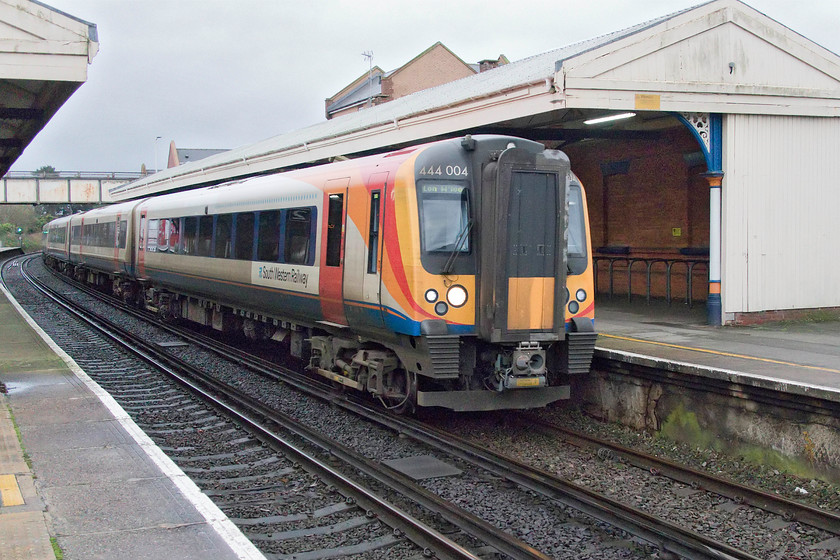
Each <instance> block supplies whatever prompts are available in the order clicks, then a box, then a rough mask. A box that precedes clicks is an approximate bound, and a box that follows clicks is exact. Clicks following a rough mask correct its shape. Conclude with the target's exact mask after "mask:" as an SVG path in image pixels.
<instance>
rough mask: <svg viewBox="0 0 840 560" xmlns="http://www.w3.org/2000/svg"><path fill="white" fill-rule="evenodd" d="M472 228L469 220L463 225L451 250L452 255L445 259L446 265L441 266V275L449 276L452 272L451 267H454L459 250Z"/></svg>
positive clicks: (471, 222)
mask: <svg viewBox="0 0 840 560" xmlns="http://www.w3.org/2000/svg"><path fill="white" fill-rule="evenodd" d="M472 226H473V221H472V220H469V221H467V223H466V224H464V227H463V228H462V229H461V233H459V234H458V238H457V239H455V248H454V249H453V250H452V254H451V255H449V258H448V259H446V264H445V265H443V269H442V270H441V271H440V273H441V274H449V273H450V272H452V267H453V266H455V259H457V258H458V255H460V254H461V249H462V248H463V246H464V243H465V242H466V241H467V237H468V236H469V233H470V230H471V229H472Z"/></svg>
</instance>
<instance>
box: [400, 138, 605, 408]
mask: <svg viewBox="0 0 840 560" xmlns="http://www.w3.org/2000/svg"><path fill="white" fill-rule="evenodd" d="M461 146H462V148H463V150H465V151H466V152H467V153H468V157H469V158H470V159H471V162H470V163H471V168H472V173H473V179H472V182H471V183H472V193H471V200H470V201H469V206H470V207H471V208H470V210H469V211H470V214H471V217H469V218H468V219H467V220H466V221H463V224H462V225H461V226H460V227H459V228H458V229H459V230H460V231H459V233H458V236H457V237H456V240H455V242H456V244H458V243H460V244H461V247H460V248H461V249H463V248H464V246H463V243H465V242H467V241H466V240H468V239H472V240H474V241H473V242H474V243H475V244H476V247H475V250H474V251H473V250H469V251H463V254H460V253H459V251H458V247H456V248H455V250H454V251H452V250H449V251H443V252H442V254H438V255H435V256H432V255H429V254H428V246H427V245H428V242H427V241H425V240H424V241H422V242H421V245H426V246H424V248H423V249H424V254H423V265H424V268H425V269H426V270H427V271H428V272H433V273H434V272H437V273H438V274H442V275H443V277H444V285H449V286H450V288H449V289H451V286H452V285H453V284H457V283H458V282H464V284H465V285H468V284H469V282H468V280H469V275H470V273H471V272H472V274H475V283H476V285H475V288H474V290H475V292H477V294H475V293H472V292H470V293H469V294H468V296H467V297H470V298H474V301H473V302H471V305H469V306H465V307H469V308H471V309H472V310H473V313H474V317H475V319H474V321H475V329H474V332H473V333H471V335H468V336H463V335H461V334H460V333H459V332H458V331H459V328H462V327H459V326H458V325H456V324H453V323H451V322H447V321H445V320H444V319H443V318H442V319H441V320H425V321H423V322H422V324H421V325H422V326H421V328H422V334H423V337H422V338H423V343H424V346H425V347H426V348H427V349H428V354H429V356H430V359H431V362H432V363H431V365H432V368H431V369H432V371H433V372H445V375H446V374H449V375H451V372H452V370H453V369H454V368H458V369H460V371H461V374H462V376H469V374H470V372H471V371H475V372H476V376H477V377H480V378H481V379H482V381H481V384H482V385H483V387H484V388H485V390H476V389H477V388H478V387H476V383H475V380H474V381H473V382H472V383H471V385H470V387H469V388H462V390H447V391H422V390H421V391H418V394H417V403H418V405H420V406H441V407H445V408H450V409H453V410H461V411H466V410H492V409H505V408H507V409H514V408H536V407H542V406H545V405H546V404H548V403H551V402H553V401H556V400H560V399H565V398H568V397H569V385H568V383H567V377H564V376H568V375H569V374H575V373H582V372H587V371H588V370H589V364H590V361H591V357H592V352H593V349H594V342H595V338H596V334H595V332H594V328H593V321H592V317H593V312H594V305H593V303H592V302H593V301H594V293H593V290H592V286H591V284H592V275H591V248H590V247H589V240H588V235H587V231H586V226H587V223H586V214H585V206H584V200H583V199H584V197H583V196H582V192H581V186H580V183H579V182H578V181H577V180H576V178H575V177H574V175H573V174H572V173H571V172H570V165H569V160H568V158H567V157H566V156H565V154H563V153H562V152H559V151H554V150H545V149H544V147H543V146H542V145H541V144H537V143H535V142H530V141H526V140H519V139H517V140H515V141H511V139H505V138H494V137H486V138H482V137H478V138H469V137H467V138H465V139H464V140H463V141H462V143H461ZM440 157H441V156H440V154H436V153H435V150H428V151H426V152H424V153H423V154H421V156H419V157H418V161H417V162H416V164H415V167H416V169H418V170H420V173H422V170H423V169H432V168H434V169H436V168H437V164H438V160H439V158H440ZM446 184H448V183H442V184H441V185H440V186H437V187H435V188H437V189H440V188H452V187H446V186H445V185H446ZM432 190H433V189H432V188H431V187H430V186H424V180H423V179H422V177H421V176H419V175H418V186H417V192H418V197H419V198H420V199H421V200H420V206H421V208H422V207H423V204H424V202H423V201H422V198H423V197H424V196H425V194H426V193H427V192H429V191H432ZM455 190H457V189H455ZM567 196H568V201H567ZM465 198H466V197H465ZM567 209H568V211H567ZM421 214H422V210H421ZM567 218H568V223H569V226H570V227H569V229H567ZM422 221H423V220H422V219H421V222H422ZM423 227H424V226H423V224H422V223H421V230H422V229H423ZM421 235H422V232H421ZM567 235H568V238H569V239H568V241H567V239H566V238H567ZM567 243H568V244H569V246H570V249H569V250H568V251H567V250H566V245H567ZM569 288H571V290H572V293H571V295H570V290H569ZM476 295H477V298H476ZM475 299H477V301H475ZM573 302H574V303H573ZM569 305H571V307H569ZM567 314H568V315H567ZM567 316H568V319H569V321H568V322H567V321H566V319H567ZM456 348H459V352H458V353H457V354H455V353H454V352H453V350H454V349H456ZM455 355H457V356H458V358H457V359H458V360H459V363H458V364H455V363H454V360H455V359H456V358H454V357H453V356H455ZM488 362H489V367H488ZM447 372H448V373H447ZM433 375H434V374H433ZM435 377H437V375H435ZM464 389H466V390H464ZM486 389H490V390H486Z"/></svg>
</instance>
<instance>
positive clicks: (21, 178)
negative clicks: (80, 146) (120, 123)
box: [0, 171, 143, 204]
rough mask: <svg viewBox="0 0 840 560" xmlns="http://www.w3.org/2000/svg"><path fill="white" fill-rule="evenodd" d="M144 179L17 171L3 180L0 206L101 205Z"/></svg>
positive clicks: (115, 174)
mask: <svg viewBox="0 0 840 560" xmlns="http://www.w3.org/2000/svg"><path fill="white" fill-rule="evenodd" d="M141 177H143V175H142V174H140V173H125V172H91V171H64V172H56V173H36V172H27V171H18V172H11V173H8V174H7V175H6V176H5V177H3V185H2V189H0V204H101V203H108V202H113V200H112V199H111V196H110V195H109V193H108V191H109V190H110V189H113V188H116V187H119V186H120V185H124V184H126V183H129V182H131V181H135V180H137V179H140V178H141Z"/></svg>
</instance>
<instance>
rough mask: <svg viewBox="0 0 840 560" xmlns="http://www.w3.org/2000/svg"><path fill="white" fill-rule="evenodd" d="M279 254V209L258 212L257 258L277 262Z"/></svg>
mask: <svg viewBox="0 0 840 560" xmlns="http://www.w3.org/2000/svg"><path fill="white" fill-rule="evenodd" d="M279 256H280V211H279V210H270V211H268V212H260V213H259V233H258V234H257V260H258V261H269V262H277V261H278V260H279Z"/></svg>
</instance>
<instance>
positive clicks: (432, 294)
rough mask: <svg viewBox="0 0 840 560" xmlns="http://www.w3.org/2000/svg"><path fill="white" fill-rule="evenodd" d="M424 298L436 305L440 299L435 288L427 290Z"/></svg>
mask: <svg viewBox="0 0 840 560" xmlns="http://www.w3.org/2000/svg"><path fill="white" fill-rule="evenodd" d="M423 297H425V298H426V301H428V302H429V303H434V302H436V301H437V299H438V293H437V290H435V289H433V288H430V289H428V290H426V293H425V294H424V296H423Z"/></svg>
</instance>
